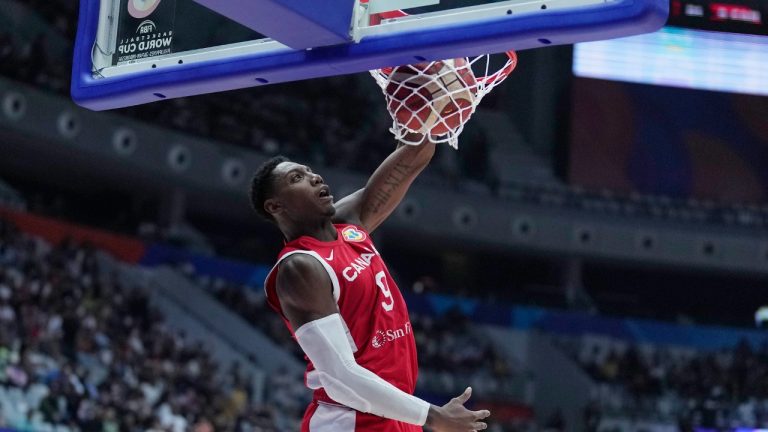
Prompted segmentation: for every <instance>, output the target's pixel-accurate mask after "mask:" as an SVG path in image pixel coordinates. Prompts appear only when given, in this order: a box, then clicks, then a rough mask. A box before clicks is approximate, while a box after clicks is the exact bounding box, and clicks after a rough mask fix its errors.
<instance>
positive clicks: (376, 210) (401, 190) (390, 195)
mask: <svg viewBox="0 0 768 432" xmlns="http://www.w3.org/2000/svg"><path fill="white" fill-rule="evenodd" d="M419 135H420V134H413V136H410V137H409V140H417V139H419V138H418V137H419ZM434 154H435V144H434V143H431V142H429V140H427V139H424V140H423V142H422V143H421V144H419V145H403V144H400V145H399V146H398V147H397V149H396V150H395V151H394V152H392V154H390V155H389V157H387V158H386V159H385V160H384V162H382V163H381V165H379V167H378V168H377V169H376V171H374V173H373V175H372V176H371V177H370V178H369V179H368V183H366V185H365V187H364V188H363V189H360V190H359V191H357V192H355V193H353V194H351V195H349V196H348V197H345V198H344V199H342V200H341V201H339V202H338V203H337V204H336V217H335V218H334V221H337V222H350V223H358V224H360V225H362V227H363V228H365V229H366V231H368V232H373V230H375V229H376V228H377V227H378V226H379V225H381V223H382V222H384V220H385V219H386V218H387V216H389V215H390V214H391V213H392V212H393V211H394V210H395V208H397V206H398V204H400V201H402V199H403V197H404V196H405V193H406V192H408V188H409V187H410V186H411V183H413V180H415V179H416V176H418V175H419V173H421V171H422V170H423V169H424V168H425V167H426V166H427V165H428V164H429V161H430V160H431V159H432V156H433V155H434Z"/></svg>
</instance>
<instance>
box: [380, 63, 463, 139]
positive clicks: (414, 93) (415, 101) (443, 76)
mask: <svg viewBox="0 0 768 432" xmlns="http://www.w3.org/2000/svg"><path fill="white" fill-rule="evenodd" d="M387 72H389V74H390V75H391V77H390V78H391V79H390V82H389V84H388V85H387V87H386V93H387V94H388V95H389V96H390V98H389V106H388V108H389V110H390V112H392V113H393V115H394V116H395V118H396V119H397V121H398V122H399V123H400V124H402V125H404V126H405V127H406V128H407V129H409V130H412V131H414V132H420V133H429V134H431V135H444V134H446V133H449V132H451V131H454V130H456V128H458V127H459V126H461V125H463V124H464V123H465V122H466V121H467V120H469V118H470V116H471V115H472V111H473V107H474V100H475V93H476V88H477V80H476V79H475V75H474V73H473V72H472V69H471V67H469V64H468V62H467V60H466V59H463V58H457V59H451V60H443V61H435V62H428V63H417V64H413V65H407V66H400V67H396V68H391V69H390V70H388V71H387Z"/></svg>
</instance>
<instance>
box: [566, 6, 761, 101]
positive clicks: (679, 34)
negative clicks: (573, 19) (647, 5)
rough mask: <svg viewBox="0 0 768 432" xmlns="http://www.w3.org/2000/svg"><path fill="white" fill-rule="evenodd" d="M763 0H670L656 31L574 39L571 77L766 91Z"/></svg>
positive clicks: (758, 93) (732, 90)
mask: <svg viewBox="0 0 768 432" xmlns="http://www.w3.org/2000/svg"><path fill="white" fill-rule="evenodd" d="M766 16H768V0H722V1H721V0H670V17H669V20H668V22H667V24H668V25H667V26H666V27H664V28H663V29H661V30H659V31H658V32H655V33H651V34H645V35H640V36H633V37H629V38H622V39H614V40H607V41H599V42H590V43H583V44H577V45H576V47H575V51H574V62H573V71H574V74H575V75H576V76H579V77H586V78H600V79H608V80H617V81H627V82H634V83H647V84H656V85H667V86H673V87H687V88H694V89H702V90H714V91H723V92H736V93H747V94H757V95H768V80H767V79H766V77H768V24H767V23H766Z"/></svg>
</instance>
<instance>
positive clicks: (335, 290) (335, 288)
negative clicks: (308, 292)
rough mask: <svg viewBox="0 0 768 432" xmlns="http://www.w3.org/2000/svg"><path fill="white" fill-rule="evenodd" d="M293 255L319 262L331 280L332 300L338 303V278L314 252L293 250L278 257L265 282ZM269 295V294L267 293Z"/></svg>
mask: <svg viewBox="0 0 768 432" xmlns="http://www.w3.org/2000/svg"><path fill="white" fill-rule="evenodd" d="M295 254H305V255H310V256H313V257H315V259H316V260H318V261H320V264H322V265H323V268H324V269H325V271H326V272H327V273H328V277H329V278H331V285H333V299H334V300H336V303H338V302H339V296H340V295H341V285H339V278H338V276H336V272H334V271H333V267H331V266H330V264H328V263H327V262H325V260H324V259H323V258H322V257H321V256H320V254H318V253H317V252H315V251H311V250H295V251H292V252H288V253H287V254H285V255H283V256H282V257H280V259H279V260H277V262H276V263H275V265H274V266H272V270H270V271H269V274H268V275H267V280H269V278H270V277H271V276H272V273H273V272H274V271H275V270H277V267H278V266H279V265H280V263H281V262H282V261H283V260H284V259H286V258H288V257H289V256H291V255H295ZM264 289H265V290H266V289H267V284H266V283H265V284H264ZM267 295H269V293H267Z"/></svg>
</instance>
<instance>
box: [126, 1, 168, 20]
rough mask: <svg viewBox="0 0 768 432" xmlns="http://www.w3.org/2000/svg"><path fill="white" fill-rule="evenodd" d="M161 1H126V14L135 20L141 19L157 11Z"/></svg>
mask: <svg viewBox="0 0 768 432" xmlns="http://www.w3.org/2000/svg"><path fill="white" fill-rule="evenodd" d="M161 1H162V0H128V13H129V14H131V16H132V17H134V18H136V19H143V18H146V17H148V16H150V15H152V12H154V11H155V9H157V6H159V5H160V2H161Z"/></svg>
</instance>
